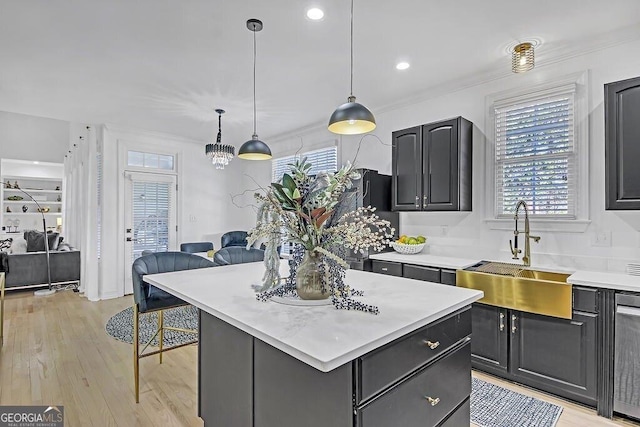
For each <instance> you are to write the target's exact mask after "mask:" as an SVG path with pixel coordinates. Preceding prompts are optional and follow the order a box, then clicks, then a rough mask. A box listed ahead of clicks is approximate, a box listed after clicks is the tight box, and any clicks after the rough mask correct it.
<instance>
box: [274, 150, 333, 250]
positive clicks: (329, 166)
mask: <svg viewBox="0 0 640 427" xmlns="http://www.w3.org/2000/svg"><path fill="white" fill-rule="evenodd" d="M304 157H306V158H307V160H308V161H309V163H311V170H310V171H309V175H315V174H317V173H318V172H325V171H331V172H335V171H337V170H338V147H336V146H335V145H334V146H332V147H327V148H322V149H320V150H314V151H309V152H306V153H302V154H294V155H292V156H286V157H280V158H278V159H273V160H272V161H271V180H272V182H278V181H280V180H282V176H283V175H284V174H285V173H290V171H291V166H289V165H290V164H292V163H293V162H295V161H296V159H302V158H304ZM289 246H290V245H289V243H288V242H287V241H286V239H284V238H283V240H282V247H281V249H280V253H281V254H287V255H288V254H289V251H290V249H291V248H290V247H289Z"/></svg>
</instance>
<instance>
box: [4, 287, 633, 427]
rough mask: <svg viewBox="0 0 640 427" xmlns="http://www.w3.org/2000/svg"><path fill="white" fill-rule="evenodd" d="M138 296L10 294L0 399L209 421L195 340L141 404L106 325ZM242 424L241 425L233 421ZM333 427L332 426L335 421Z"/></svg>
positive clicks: (587, 414)
mask: <svg viewBox="0 0 640 427" xmlns="http://www.w3.org/2000/svg"><path fill="white" fill-rule="evenodd" d="M131 302H132V298H131V297H124V298H118V299H113V300H108V301H100V302H89V301H87V300H86V299H85V298H84V297H82V296H81V295H80V294H76V293H73V292H71V291H64V292H59V293H56V294H55V295H53V296H50V297H34V296H33V294H32V293H31V292H22V293H9V294H8V295H7V301H6V306H5V309H6V317H5V320H6V322H5V344H4V347H3V348H2V349H1V351H0V405H28V404H34V405H50V404H55V405H64V407H65V417H66V421H67V422H66V424H65V425H66V426H100V427H102V426H127V427H129V426H134V425H139V426H202V425H203V423H202V420H200V419H199V418H198V417H197V396H196V393H197V378H196V371H197V347H196V346H195V345H193V346H188V347H184V348H181V349H177V350H175V351H172V352H169V353H167V354H165V357H164V363H163V364H162V365H159V364H158V360H157V357H149V358H146V359H143V360H142V361H141V363H140V403H139V404H136V403H135V402H134V396H133V379H132V375H133V366H132V357H133V354H132V352H133V350H132V347H131V345H129V344H125V343H122V342H119V341H116V340H115V339H113V338H111V337H109V336H108V335H107V334H106V332H105V330H104V326H105V324H106V322H107V320H108V319H109V317H111V316H112V315H113V314H115V313H117V312H118V311H120V310H122V309H124V308H126V307H128V306H129V305H130V304H131ZM474 375H476V376H477V377H479V378H482V379H484V380H486V381H490V382H493V383H497V384H499V385H501V386H503V387H507V388H510V389H512V390H515V391H518V392H520V393H524V394H527V395H531V396H535V397H537V398H539V399H542V400H546V401H549V402H552V403H555V404H557V405H560V406H563V407H564V410H563V412H562V416H561V418H560V422H559V423H558V427H574V426H575V427H578V426H579V427H585V426H640V424H637V423H633V422H631V421H628V420H621V419H615V420H613V421H610V420H606V419H604V418H601V417H598V416H596V414H595V411H593V410H591V409H589V408H585V407H582V406H580V405H576V404H572V403H570V402H567V401H564V400H561V399H558V398H555V397H552V396H549V395H546V394H543V393H540V392H536V391H533V390H530V389H527V388H524V387H520V386H517V385H514V384H511V383H508V382H505V381H502V380H499V379H496V378H494V377H491V376H488V375H484V374H482V373H474ZM229 427H235V426H229ZM328 427H329V426H328Z"/></svg>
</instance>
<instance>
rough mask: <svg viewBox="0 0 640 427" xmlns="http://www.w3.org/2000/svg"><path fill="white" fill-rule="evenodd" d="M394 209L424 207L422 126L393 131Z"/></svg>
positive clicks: (407, 209)
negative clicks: (422, 196)
mask: <svg viewBox="0 0 640 427" xmlns="http://www.w3.org/2000/svg"><path fill="white" fill-rule="evenodd" d="M391 140H392V153H393V154H392V160H391V161H392V163H391V169H392V171H393V172H392V186H391V200H392V205H391V209H392V210H398V211H419V210H420V209H422V198H421V195H422V161H421V159H422V126H415V127H412V128H409V129H404V130H399V131H396V132H393V133H392V136H391Z"/></svg>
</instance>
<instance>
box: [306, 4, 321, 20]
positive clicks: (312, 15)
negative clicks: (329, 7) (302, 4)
mask: <svg viewBox="0 0 640 427" xmlns="http://www.w3.org/2000/svg"><path fill="white" fill-rule="evenodd" d="M307 18H309V19H311V20H312V21H319V20H321V19H322V18H324V12H323V11H322V9H318V8H317V7H312V8H311V9H309V10H307Z"/></svg>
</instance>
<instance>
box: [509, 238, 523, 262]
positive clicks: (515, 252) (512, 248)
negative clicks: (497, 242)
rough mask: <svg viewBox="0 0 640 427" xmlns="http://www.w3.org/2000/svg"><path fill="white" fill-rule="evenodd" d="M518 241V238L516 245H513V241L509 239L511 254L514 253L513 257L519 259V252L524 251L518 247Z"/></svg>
mask: <svg viewBox="0 0 640 427" xmlns="http://www.w3.org/2000/svg"><path fill="white" fill-rule="evenodd" d="M517 245H518V241H517V240H516V247H515V248H514V247H513V241H512V240H509V247H510V248H511V254H512V255H513V257H512V259H519V258H518V254H519V253H520V252H522V250H521V249H518V246H517Z"/></svg>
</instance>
